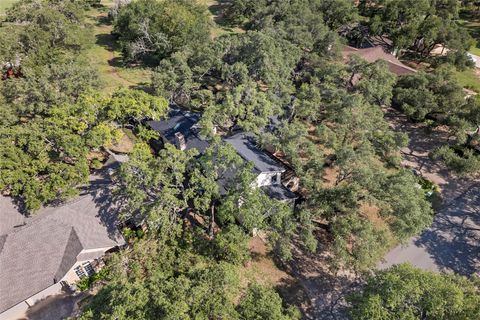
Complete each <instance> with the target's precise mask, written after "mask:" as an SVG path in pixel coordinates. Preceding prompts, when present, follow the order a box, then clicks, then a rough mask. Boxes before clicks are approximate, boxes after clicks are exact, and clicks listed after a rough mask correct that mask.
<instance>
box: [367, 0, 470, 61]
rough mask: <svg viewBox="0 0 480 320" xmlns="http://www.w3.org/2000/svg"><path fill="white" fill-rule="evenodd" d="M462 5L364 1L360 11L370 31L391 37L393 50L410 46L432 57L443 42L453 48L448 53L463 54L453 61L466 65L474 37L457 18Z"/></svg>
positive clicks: (424, 0)
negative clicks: (459, 24) (434, 50)
mask: <svg viewBox="0 0 480 320" xmlns="http://www.w3.org/2000/svg"><path fill="white" fill-rule="evenodd" d="M459 8H460V1H448V0H447V1H429V0H405V1H390V0H363V1H361V4H360V10H361V13H362V14H363V15H365V16H367V17H368V18H369V19H368V22H367V25H368V27H369V29H370V32H371V34H372V35H375V36H378V37H379V38H381V39H384V38H383V37H386V38H388V39H390V40H391V41H392V44H391V46H392V48H393V49H396V50H405V49H408V50H412V51H414V52H416V53H417V54H418V55H420V56H422V57H429V55H430V54H431V52H432V50H433V49H434V48H435V47H436V46H437V45H443V46H445V47H447V48H449V49H450V50H452V51H451V53H450V54H449V55H453V56H457V55H458V56H459V57H460V56H463V58H459V57H457V58H453V59H451V61H450V62H453V63H456V65H458V66H459V67H464V66H465V64H466V63H467V59H465V56H466V52H467V51H468V50H469V48H470V47H471V46H472V45H473V40H472V38H471V37H470V35H469V34H468V32H467V31H466V30H465V29H463V28H462V27H460V26H458V24H457V23H456V21H455V20H456V19H458V13H459ZM385 43H386V44H387V43H388V42H387V41H385ZM455 52H456V53H455ZM467 64H468V63H467Z"/></svg>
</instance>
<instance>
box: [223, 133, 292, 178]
mask: <svg viewBox="0 0 480 320" xmlns="http://www.w3.org/2000/svg"><path fill="white" fill-rule="evenodd" d="M225 142H227V143H228V144H230V145H231V146H233V148H234V149H235V150H236V151H237V153H238V154H239V155H240V156H241V157H242V158H243V159H245V160H247V161H251V162H253V165H254V166H255V169H257V170H258V171H260V172H283V171H285V167H283V166H282V165H281V164H280V163H279V162H278V161H276V160H274V159H272V158H271V157H270V156H269V155H268V154H267V153H266V152H265V151H263V150H262V149H260V148H259V147H258V146H257V143H256V141H255V140H254V139H253V137H252V136H250V135H248V134H246V133H243V132H242V133H237V134H236V135H233V136H231V137H229V138H228V139H225Z"/></svg>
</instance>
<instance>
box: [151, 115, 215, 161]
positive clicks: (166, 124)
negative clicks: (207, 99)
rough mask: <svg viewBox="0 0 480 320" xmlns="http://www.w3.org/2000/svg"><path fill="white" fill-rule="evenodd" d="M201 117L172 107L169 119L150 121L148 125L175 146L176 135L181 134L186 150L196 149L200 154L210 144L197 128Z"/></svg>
mask: <svg viewBox="0 0 480 320" xmlns="http://www.w3.org/2000/svg"><path fill="white" fill-rule="evenodd" d="M201 117H202V115H201V114H200V113H196V112H187V111H182V110H180V109H179V108H177V107H171V108H170V111H169V113H168V117H167V119H165V120H159V121H148V122H147V125H148V126H150V128H152V129H153V130H155V131H157V132H158V133H160V135H161V136H162V137H163V138H164V139H166V140H167V141H168V142H169V143H171V144H173V145H175V144H176V138H175V134H176V133H181V134H182V135H183V136H184V138H185V144H186V149H192V148H195V149H197V150H198V151H199V152H203V151H205V149H206V148H207V147H208V146H209V143H208V141H206V140H205V139H202V138H201V137H200V132H199V131H200V130H199V129H198V128H197V126H196V125H197V123H198V121H200V118H201Z"/></svg>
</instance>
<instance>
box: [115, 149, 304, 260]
mask: <svg viewBox="0 0 480 320" xmlns="http://www.w3.org/2000/svg"><path fill="white" fill-rule="evenodd" d="M254 179H255V176H254V175H253V172H252V165H251V164H249V163H246V162H245V161H244V160H243V159H242V158H240V156H239V155H238V154H237V153H236V152H235V150H234V149H233V148H232V147H231V146H230V145H228V144H225V143H222V142H220V141H214V142H213V143H212V145H211V146H209V147H208V148H207V149H206V150H205V152H204V153H203V154H201V155H200V156H197V151H196V149H191V150H186V151H182V150H178V149H177V148H175V147H174V146H173V145H170V144H167V145H166V147H165V149H162V150H160V152H159V154H158V156H157V157H155V156H154V155H153V154H152V153H151V150H150V148H149V147H148V146H147V145H146V144H142V143H140V144H137V145H136V148H135V150H134V152H133V154H132V155H131V157H130V161H129V162H127V163H125V164H123V165H122V166H121V168H120V171H119V174H118V177H117V186H116V197H117V200H118V203H122V204H123V206H122V214H123V216H124V217H125V218H134V219H136V220H145V221H146V223H147V224H148V225H149V226H150V228H151V230H153V231H154V233H155V234H156V236H157V237H158V238H160V239H166V238H168V237H170V236H172V235H175V234H178V232H180V229H179V228H180V224H179V222H180V217H181V215H180V213H181V212H184V211H185V210H188V211H189V212H192V213H194V214H195V216H200V217H201V218H202V220H203V221H204V224H203V227H204V228H205V231H206V232H207V233H208V235H209V237H211V238H213V239H214V240H213V242H212V246H211V248H213V250H212V251H211V253H212V255H213V256H214V257H216V258H217V259H221V260H225V261H228V262H231V263H242V262H244V261H245V257H246V248H247V247H246V246H247V244H246V239H247V238H246V231H247V232H249V231H251V230H253V229H254V228H259V229H262V230H265V231H267V232H269V235H270V236H269V239H270V243H271V245H272V246H273V248H274V250H275V253H277V254H278V256H280V257H281V258H284V259H289V258H291V252H290V241H291V239H292V238H293V235H294V232H295V230H296V228H297V227H298V225H297V224H298V219H297V217H296V215H295V213H294V211H293V210H292V208H291V207H289V206H288V205H286V204H284V203H282V202H280V201H277V200H274V199H271V198H270V197H268V196H267V195H266V194H264V193H263V191H262V190H261V189H252V187H251V184H252V181H254ZM221 188H222V189H221ZM222 190H223V191H222ZM236 222H239V223H240V224H241V225H242V227H243V229H241V228H238V227H235V226H234V224H235V223H236ZM215 223H217V224H219V225H220V226H221V227H222V228H223V229H222V231H221V232H220V234H219V235H218V236H216V235H215V234H214V224H215Z"/></svg>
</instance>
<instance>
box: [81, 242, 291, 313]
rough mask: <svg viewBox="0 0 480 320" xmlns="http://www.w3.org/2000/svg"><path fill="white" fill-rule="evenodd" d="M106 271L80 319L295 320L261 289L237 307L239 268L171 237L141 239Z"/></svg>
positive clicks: (116, 257) (270, 293) (252, 291)
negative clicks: (254, 319)
mask: <svg viewBox="0 0 480 320" xmlns="http://www.w3.org/2000/svg"><path fill="white" fill-rule="evenodd" d="M203 241H206V240H203ZM107 268H108V270H109V274H108V282H107V284H106V285H105V286H104V287H102V288H101V289H100V291H99V292H98V294H97V295H95V296H94V297H93V298H92V301H91V303H90V304H89V305H88V306H87V308H86V310H85V312H84V314H83V315H82V316H81V319H84V320H86V319H98V318H102V319H119V320H120V319H133V318H134V319H158V318H161V319H242V316H243V315H250V314H252V315H254V314H256V312H259V311H260V310H261V311H260V312H261V313H257V314H259V315H264V316H265V317H264V318H262V319H272V320H273V319H275V320H276V319H298V317H297V316H293V314H294V312H292V311H290V309H287V308H283V306H282V301H281V299H280V298H279V296H278V294H276V293H275V292H274V291H272V290H271V289H263V288H261V287H259V286H255V287H254V289H248V290H247V292H246V294H245V295H242V298H241V299H240V303H239V305H238V306H236V302H237V299H238V296H239V294H240V293H241V290H242V289H241V285H240V281H239V278H238V268H237V267H235V266H234V265H231V264H229V263H225V262H216V261H213V260H209V259H208V258H205V257H204V256H202V255H200V254H198V253H197V252H196V251H195V250H194V247H192V246H190V245H188V244H187V243H186V242H183V241H180V242H176V241H175V240H174V239H173V238H171V239H170V240H169V241H168V242H167V243H161V242H159V241H156V240H152V239H147V240H142V241H139V242H138V243H136V244H135V245H134V246H133V248H131V249H129V250H127V251H124V252H121V253H119V254H116V255H114V256H113V258H112V260H111V261H110V262H109V263H108V265H107ZM257 300H258V301H257Z"/></svg>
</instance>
